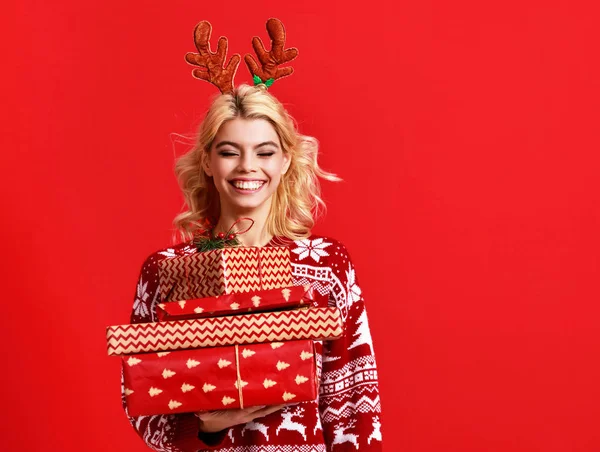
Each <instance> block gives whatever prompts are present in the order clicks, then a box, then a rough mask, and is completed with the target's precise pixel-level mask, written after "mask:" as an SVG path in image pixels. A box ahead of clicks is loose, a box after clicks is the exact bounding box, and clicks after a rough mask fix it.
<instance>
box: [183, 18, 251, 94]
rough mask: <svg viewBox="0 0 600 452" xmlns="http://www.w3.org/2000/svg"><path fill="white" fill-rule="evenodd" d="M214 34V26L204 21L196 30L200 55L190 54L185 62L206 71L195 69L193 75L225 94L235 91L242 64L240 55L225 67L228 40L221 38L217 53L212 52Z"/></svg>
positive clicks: (195, 37)
mask: <svg viewBox="0 0 600 452" xmlns="http://www.w3.org/2000/svg"><path fill="white" fill-rule="evenodd" d="M211 33H212V25H211V24H210V22H208V21H206V20H203V21H202V22H200V23H199V24H198V25H196V28H195V29H194V41H195V42H196V48H197V49H198V53H192V52H188V53H187V54H186V55H185V60H186V61H187V62H188V63H189V64H192V65H194V66H200V67H201V68H205V70H204V69H194V70H193V71H192V75H193V76H194V77H196V78H198V79H200V80H206V81H207V82H210V83H212V84H213V85H215V86H216V87H217V88H219V90H221V92H222V93H223V94H226V93H230V92H232V91H233V78H234V77H235V73H236V71H237V68H238V66H239V64H240V55H239V54H237V53H236V54H235V55H232V56H231V59H230V60H229V63H228V64H227V67H224V66H223V64H224V63H225V58H226V57H227V38H226V37H225V36H221V37H220V38H219V43H218V45H217V51H216V52H215V53H212V52H211V51H210V43H209V40H210V34H211Z"/></svg>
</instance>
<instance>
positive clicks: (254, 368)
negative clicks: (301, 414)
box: [122, 340, 317, 416]
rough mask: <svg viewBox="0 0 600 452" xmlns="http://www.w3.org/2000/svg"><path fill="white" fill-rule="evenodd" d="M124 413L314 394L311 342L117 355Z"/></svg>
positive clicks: (253, 402) (259, 402)
mask: <svg viewBox="0 0 600 452" xmlns="http://www.w3.org/2000/svg"><path fill="white" fill-rule="evenodd" d="M122 364H123V374H124V385H125V389H124V391H125V397H126V401H127V409H128V412H129V415H130V416H142V415H154V414H171V413H186V412H192V411H201V410H219V409H228V408H245V407H251V406H256V405H277V404H283V403H287V402H289V403H295V402H305V401H309V400H314V399H315V398H316V397H317V381H316V365H315V351H314V343H313V341H311V340H302V341H290V342H275V343H269V344H252V345H242V346H238V345H234V346H229V347H215V348H204V349H197V350H181V351H177V352H163V353H145V354H139V355H131V356H124V357H123V358H122Z"/></svg>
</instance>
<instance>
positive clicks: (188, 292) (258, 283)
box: [158, 247, 293, 302]
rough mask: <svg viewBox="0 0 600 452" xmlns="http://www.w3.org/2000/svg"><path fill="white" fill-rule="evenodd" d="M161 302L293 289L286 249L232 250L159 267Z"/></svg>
mask: <svg viewBox="0 0 600 452" xmlns="http://www.w3.org/2000/svg"><path fill="white" fill-rule="evenodd" d="M158 274H159V289H160V293H161V301H163V302H166V301H173V300H190V299H194V298H206V297H214V296H217V295H223V294H229V293H235V292H253V291H257V290H267V289H279V288H283V287H288V286H291V285H293V282H292V265H291V263H290V251H289V249H288V248H286V247H262V248H259V247H232V248H223V249H216V250H210V251H205V252H202V253H194V254H188V255H185V256H178V257H173V258H167V259H163V260H161V261H159V263H158Z"/></svg>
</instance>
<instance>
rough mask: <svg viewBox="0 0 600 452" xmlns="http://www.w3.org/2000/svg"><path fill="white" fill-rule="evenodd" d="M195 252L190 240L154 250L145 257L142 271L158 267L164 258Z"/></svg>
mask: <svg viewBox="0 0 600 452" xmlns="http://www.w3.org/2000/svg"><path fill="white" fill-rule="evenodd" d="M193 252H195V248H194V247H193V246H192V245H191V244H190V243H189V242H181V243H178V244H176V245H172V246H169V247H165V248H161V249H159V250H156V251H154V252H153V253H151V254H150V255H149V256H147V257H146V259H144V262H143V263H142V271H144V270H146V271H150V270H154V269H156V268H157V266H158V263H159V262H160V261H162V260H164V259H168V258H173V257H177V256H184V255H186V254H190V253H193Z"/></svg>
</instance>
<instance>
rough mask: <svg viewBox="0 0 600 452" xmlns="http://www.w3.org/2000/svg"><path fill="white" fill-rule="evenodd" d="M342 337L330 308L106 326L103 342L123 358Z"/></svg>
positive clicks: (335, 312)
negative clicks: (129, 355)
mask: <svg viewBox="0 0 600 452" xmlns="http://www.w3.org/2000/svg"><path fill="white" fill-rule="evenodd" d="M343 334H344V327H343V323H342V318H341V313H340V311H339V310H338V309H337V308H333V307H330V308H310V309H298V310H294V311H279V312H263V313H256V314H244V315H239V316H227V317H213V318H207V319H194V320H175V321H170V322H153V323H136V324H133V325H117V326H110V327H108V328H107V329H106V340H107V345H108V354H109V355H127V354H130V353H142V352H160V351H169V350H179V349H188V348H200V347H215V346H223V345H236V344H251V343H261V342H279V341H289V340H297V339H313V340H321V339H337V338H339V337H341V336H342V335H343Z"/></svg>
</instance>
